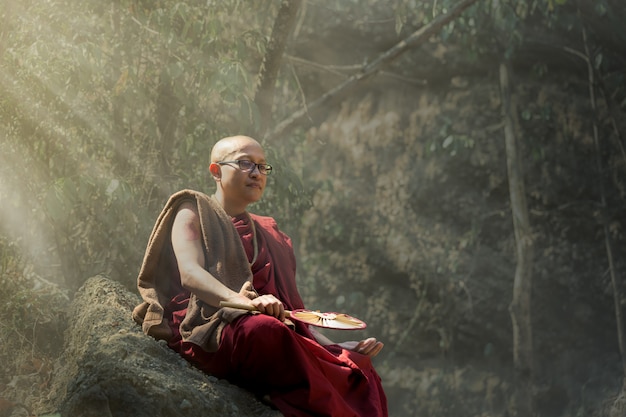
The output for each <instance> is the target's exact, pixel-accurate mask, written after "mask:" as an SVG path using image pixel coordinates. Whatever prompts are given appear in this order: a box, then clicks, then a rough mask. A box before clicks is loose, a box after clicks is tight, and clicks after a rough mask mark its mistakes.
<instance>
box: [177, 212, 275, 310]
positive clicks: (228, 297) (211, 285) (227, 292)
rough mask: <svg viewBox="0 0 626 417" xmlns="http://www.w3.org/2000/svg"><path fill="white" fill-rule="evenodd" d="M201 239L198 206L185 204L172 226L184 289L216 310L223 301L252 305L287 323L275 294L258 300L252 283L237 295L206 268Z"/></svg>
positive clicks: (246, 285)
mask: <svg viewBox="0 0 626 417" xmlns="http://www.w3.org/2000/svg"><path fill="white" fill-rule="evenodd" d="M201 237H202V233H201V230H200V217H199V215H198V210H197V208H196V206H195V205H194V204H192V203H183V204H182V205H181V207H180V209H179V210H178V213H176V218H175V219H174V225H173V226H172V248H173V249H174V254H175V255H176V261H177V262H178V270H179V272H180V281H181V284H182V286H183V288H185V289H187V290H189V291H191V292H192V293H194V294H195V295H196V296H197V297H198V298H200V299H201V300H202V301H204V302H205V303H207V304H209V305H212V306H215V307H217V306H219V304H220V301H229V302H234V303H241V304H249V305H252V306H254V307H256V309H257V310H259V311H260V312H261V313H264V314H268V315H270V316H274V317H277V318H279V319H281V320H284V317H285V312H284V307H283V305H282V303H281V302H280V301H279V300H278V299H277V298H276V297H274V296H273V295H262V296H260V297H257V295H256V293H255V292H254V291H253V290H252V288H251V284H249V283H246V284H244V286H243V287H242V288H241V290H240V291H239V292H235V291H233V290H231V289H230V288H228V287H227V286H225V285H224V284H222V283H221V282H220V281H219V280H218V279H217V278H215V277H214V276H213V275H211V274H210V273H209V272H208V271H207V270H206V269H204V268H205V264H204V251H203V248H202V239H201Z"/></svg>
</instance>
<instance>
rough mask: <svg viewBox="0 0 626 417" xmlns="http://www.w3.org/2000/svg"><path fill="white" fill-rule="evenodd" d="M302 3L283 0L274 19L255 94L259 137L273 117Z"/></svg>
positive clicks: (294, 0)
mask: <svg viewBox="0 0 626 417" xmlns="http://www.w3.org/2000/svg"><path fill="white" fill-rule="evenodd" d="M301 3H302V0H283V1H282V3H281V5H280V10H279V11H278V16H276V21H274V27H273V28H272V35H271V38H270V41H269V43H268V45H267V50H266V52H265V57H264V58H263V63H262V64H261V69H260V70H259V81H258V88H257V91H256V93H255V96H254V103H255V104H256V106H257V108H258V109H259V115H260V119H261V126H260V131H259V132H257V136H258V137H262V136H263V135H264V134H265V131H266V130H267V128H268V126H269V124H270V122H271V119H272V107H273V106H274V89H275V88H276V78H277V77H278V70H279V69H280V64H281V62H282V58H283V53H284V52H285V46H286V45H287V38H289V35H290V34H291V31H292V30H293V27H294V25H295V23H296V16H297V15H298V9H299V8H300V4H301Z"/></svg>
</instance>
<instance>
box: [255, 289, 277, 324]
mask: <svg viewBox="0 0 626 417" xmlns="http://www.w3.org/2000/svg"><path fill="white" fill-rule="evenodd" d="M251 303H252V305H253V306H255V307H256V309H257V310H259V311H260V312H261V313H263V314H267V315H268V316H273V317H276V318H277V319H278V320H280V321H285V307H284V306H283V303H281V302H280V300H279V299H278V298H276V297H274V296H273V295H271V294H265V295H261V296H259V297H256V298H254V299H252V300H251Z"/></svg>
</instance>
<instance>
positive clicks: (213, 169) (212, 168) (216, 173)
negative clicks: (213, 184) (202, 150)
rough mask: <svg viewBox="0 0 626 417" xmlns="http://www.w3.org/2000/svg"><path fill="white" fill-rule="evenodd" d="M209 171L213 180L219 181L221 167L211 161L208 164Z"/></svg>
mask: <svg viewBox="0 0 626 417" xmlns="http://www.w3.org/2000/svg"><path fill="white" fill-rule="evenodd" d="M209 172H210V173H211V175H212V176H213V179H214V180H215V181H219V180H220V178H221V177H222V169H221V168H220V166H219V165H218V164H216V163H212V164H211V165H209Z"/></svg>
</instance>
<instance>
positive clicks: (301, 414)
mask: <svg viewBox="0 0 626 417" xmlns="http://www.w3.org/2000/svg"><path fill="white" fill-rule="evenodd" d="M231 221H232V224H233V225H234V230H236V233H237V234H238V235H239V237H240V239H241V244H242V246H243V250H244V253H245V255H246V257H247V259H248V261H249V262H251V261H253V260H254V263H253V264H252V265H251V266H249V269H251V273H252V282H253V285H254V288H255V289H256V291H257V292H258V293H259V294H273V295H274V296H276V297H277V298H278V299H280V300H281V301H282V302H283V304H284V305H285V308H286V309H289V310H294V309H298V308H304V304H303V302H302V299H301V297H300V295H299V293H298V290H297V287H296V281H295V274H296V260H295V256H294V252H293V247H292V243H291V240H290V238H289V237H288V236H287V235H285V234H284V233H283V232H281V231H280V230H279V229H278V227H277V225H276V222H275V221H274V219H272V218H270V217H263V216H257V215H254V214H249V215H248V214H247V213H244V214H242V215H240V216H237V217H234V218H232V219H231ZM251 222H254V226H253V224H252V223H251ZM255 240H256V244H257V249H258V251H257V256H256V259H253V258H254V253H255V251H254V241H255ZM207 251H208V252H210V248H208V249H207ZM248 265H249V264H248ZM172 280H173V283H172V285H171V287H170V288H171V289H172V290H173V291H170V296H171V298H170V300H169V302H167V303H166V304H165V305H164V306H163V307H164V308H163V317H164V319H166V321H165V322H166V323H167V324H168V327H169V332H170V333H171V335H172V336H171V337H170V338H169V340H168V345H169V346H170V348H172V349H174V350H175V351H177V352H178V353H179V354H181V355H182V356H183V357H184V358H186V359H187V360H188V361H189V362H191V363H192V364H194V365H195V366H196V367H198V368H199V369H201V370H202V371H204V372H206V373H208V374H211V375H214V376H216V377H218V378H224V379H227V380H229V381H230V382H232V383H234V384H237V385H239V386H241V387H244V388H246V389H249V390H251V391H253V392H255V393H257V394H259V395H269V397H270V399H271V401H272V403H273V404H274V405H275V406H276V407H277V408H278V409H279V410H280V411H281V413H282V414H283V415H284V416H286V417H309V416H311V417H312V416H317V417H321V416H328V417H386V416H387V400H386V397H385V393H384V391H383V388H382V384H381V380H380V377H379V376H378V374H377V373H376V371H375V370H374V368H373V366H372V364H371V361H370V358H369V357H368V356H365V355H362V354H359V353H356V352H352V351H348V350H345V349H342V348H341V347H340V346H338V345H330V346H321V345H320V344H319V343H318V342H317V341H316V340H315V338H314V337H313V335H312V334H311V332H310V331H309V328H308V325H306V324H304V323H301V322H295V323H294V324H295V329H292V328H290V327H289V326H287V325H286V324H285V323H282V322H280V321H279V320H277V319H276V318H274V317H270V316H267V315H263V314H244V315H240V316H237V317H231V318H229V320H227V321H226V322H225V324H224V326H222V328H221V329H220V330H221V331H220V341H219V346H218V348H217V350H215V351H212V350H208V349H206V347H203V346H202V345H201V344H198V343H195V341H194V340H189V339H188V338H185V337H184V335H183V333H182V332H181V327H182V324H183V323H184V322H185V320H186V317H187V315H188V314H189V306H190V304H189V303H190V300H193V299H194V296H193V294H190V293H189V292H188V291H186V290H184V289H183V288H182V286H180V278H179V276H178V274H174V275H172ZM174 289H175V290H174Z"/></svg>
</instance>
